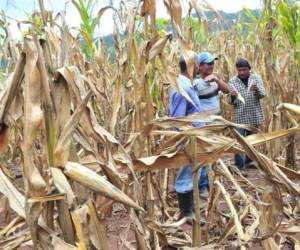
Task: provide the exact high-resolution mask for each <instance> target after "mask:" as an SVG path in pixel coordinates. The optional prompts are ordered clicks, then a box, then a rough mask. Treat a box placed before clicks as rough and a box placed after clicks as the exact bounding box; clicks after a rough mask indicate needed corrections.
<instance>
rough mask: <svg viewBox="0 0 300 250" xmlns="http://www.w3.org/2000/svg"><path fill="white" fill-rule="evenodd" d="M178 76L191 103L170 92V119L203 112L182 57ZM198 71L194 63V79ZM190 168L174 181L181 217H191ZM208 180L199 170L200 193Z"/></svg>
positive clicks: (185, 169) (205, 187)
mask: <svg viewBox="0 0 300 250" xmlns="http://www.w3.org/2000/svg"><path fill="white" fill-rule="evenodd" d="M179 67H180V74H179V76H178V77H177V84H178V85H179V86H180V87H181V88H182V89H183V90H184V91H185V92H186V93H187V95H188V96H189V98H190V99H191V100H192V102H193V103H191V102H190V101H188V100H187V99H186V98H185V97H184V96H183V95H181V94H180V93H178V92H177V91H176V90H175V89H172V90H171V92H170V102H169V105H170V107H169V111H170V116H172V117H183V116H187V115H190V114H193V113H198V112H203V109H202V108H201V105H200V102H199V97H198V92H197V90H196V88H195V86H194V85H193V82H192V81H191V80H190V79H189V76H188V71H187V65H186V62H185V60H184V59H183V57H180V60H179ZM197 71H198V65H197V63H196V56H195V63H194V76H193V77H194V78H195V77H196V74H197ZM201 125H204V124H201V123H197V124H193V126H201ZM192 176H193V174H192V166H191V165H187V166H184V167H182V168H181V169H180V170H179V172H178V173H177V176H176V180H175V191H176V193H177V198H178V205H179V209H180V215H181V217H193V205H194V202H193V181H192ZM207 188H208V178H207V169H206V168H201V170H200V171H199V190H200V192H205V191H207Z"/></svg>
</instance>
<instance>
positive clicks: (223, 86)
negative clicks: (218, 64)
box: [217, 79, 229, 94]
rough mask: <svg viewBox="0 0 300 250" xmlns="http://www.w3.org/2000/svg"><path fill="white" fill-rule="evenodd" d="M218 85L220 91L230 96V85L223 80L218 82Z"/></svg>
mask: <svg viewBox="0 0 300 250" xmlns="http://www.w3.org/2000/svg"><path fill="white" fill-rule="evenodd" d="M217 84H218V85H219V89H220V90H221V91H222V92H223V93H224V94H228V93H229V87H228V84H227V83H226V82H224V81H223V80H221V79H218V80H217Z"/></svg>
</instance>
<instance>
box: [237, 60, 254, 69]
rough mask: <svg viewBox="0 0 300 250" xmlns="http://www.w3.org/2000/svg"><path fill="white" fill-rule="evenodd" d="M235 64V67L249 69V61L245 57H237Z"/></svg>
mask: <svg viewBox="0 0 300 250" xmlns="http://www.w3.org/2000/svg"><path fill="white" fill-rule="evenodd" d="M235 66H236V67H237V68H249V69H251V66H250V63H249V62H248V61H247V60H246V59H244V58H240V59H238V60H237V61H236V64H235Z"/></svg>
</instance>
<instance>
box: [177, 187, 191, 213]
mask: <svg viewBox="0 0 300 250" xmlns="http://www.w3.org/2000/svg"><path fill="white" fill-rule="evenodd" d="M177 199H178V206H179V209H180V217H181V218H183V217H188V218H193V217H194V212H193V210H194V197H193V191H190V192H188V193H185V194H182V193H177Z"/></svg>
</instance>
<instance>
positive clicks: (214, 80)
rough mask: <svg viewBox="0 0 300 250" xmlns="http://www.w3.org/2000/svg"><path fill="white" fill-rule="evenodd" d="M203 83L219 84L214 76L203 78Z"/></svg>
mask: <svg viewBox="0 0 300 250" xmlns="http://www.w3.org/2000/svg"><path fill="white" fill-rule="evenodd" d="M204 81H205V82H207V83H210V82H217V83H218V82H219V78H218V77H217V76H215V75H214V74H211V75H208V76H207V77H205V78H204Z"/></svg>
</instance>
